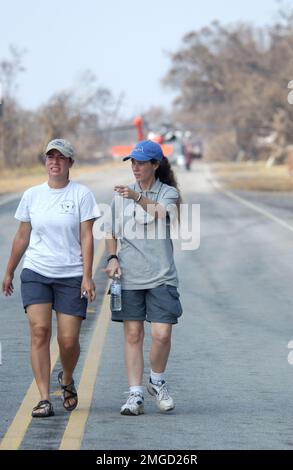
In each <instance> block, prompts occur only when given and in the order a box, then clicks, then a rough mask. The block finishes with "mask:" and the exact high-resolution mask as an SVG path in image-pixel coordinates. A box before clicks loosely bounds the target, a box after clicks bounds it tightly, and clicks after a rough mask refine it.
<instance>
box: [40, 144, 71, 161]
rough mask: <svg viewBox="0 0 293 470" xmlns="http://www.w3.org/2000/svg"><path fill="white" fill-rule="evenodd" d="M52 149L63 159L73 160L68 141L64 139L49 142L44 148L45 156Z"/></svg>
mask: <svg viewBox="0 0 293 470" xmlns="http://www.w3.org/2000/svg"><path fill="white" fill-rule="evenodd" d="M53 149H55V150H59V152H60V153H62V155H64V157H67V158H72V159H73V155H74V150H73V147H72V145H71V143H70V142H68V140H65V139H54V140H51V141H50V142H49V143H48V145H47V147H46V151H45V155H47V153H48V152H50V150H53Z"/></svg>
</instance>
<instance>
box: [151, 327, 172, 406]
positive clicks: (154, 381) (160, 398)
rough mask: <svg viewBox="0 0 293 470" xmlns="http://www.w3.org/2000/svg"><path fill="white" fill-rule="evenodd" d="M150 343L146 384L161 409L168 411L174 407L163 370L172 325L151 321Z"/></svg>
mask: <svg viewBox="0 0 293 470" xmlns="http://www.w3.org/2000/svg"><path fill="white" fill-rule="evenodd" d="M151 328H152V345H151V351H150V364H151V369H152V370H151V377H150V381H149V383H148V384H147V390H148V392H149V393H150V394H151V395H152V396H153V397H154V399H155V401H156V404H157V406H158V408H159V409H160V410H161V411H164V412H165V411H170V410H173V409H174V407H175V404H174V400H173V398H172V397H171V395H170V393H169V390H168V386H167V384H166V381H165V377H164V372H165V369H166V366H167V361H168V357H169V353H170V349H171V333H172V325H170V324H167V323H152V327H151Z"/></svg>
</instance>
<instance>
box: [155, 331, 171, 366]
mask: <svg viewBox="0 0 293 470" xmlns="http://www.w3.org/2000/svg"><path fill="white" fill-rule="evenodd" d="M151 332H152V345H151V350H150V365H151V368H152V370H153V371H154V372H157V373H162V372H164V371H165V369H166V366H167V361H168V357H169V353H170V349H171V333H172V325H170V324H168V323H152V324H151Z"/></svg>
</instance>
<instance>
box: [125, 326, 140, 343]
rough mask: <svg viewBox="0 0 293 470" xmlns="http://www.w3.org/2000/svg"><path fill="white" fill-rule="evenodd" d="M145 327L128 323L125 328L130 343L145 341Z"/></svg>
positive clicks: (126, 338) (127, 340) (126, 337)
mask: <svg viewBox="0 0 293 470" xmlns="http://www.w3.org/2000/svg"><path fill="white" fill-rule="evenodd" d="M143 339H144V328H143V326H140V325H139V326H138V325H135V326H132V325H127V327H126V328H125V340H126V342H127V343H128V344H131V345H135V344H140V343H142V342H143Z"/></svg>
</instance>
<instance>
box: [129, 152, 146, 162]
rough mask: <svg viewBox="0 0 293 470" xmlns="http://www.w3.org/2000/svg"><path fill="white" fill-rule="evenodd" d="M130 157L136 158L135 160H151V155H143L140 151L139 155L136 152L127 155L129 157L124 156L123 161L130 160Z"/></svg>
mask: <svg viewBox="0 0 293 470" xmlns="http://www.w3.org/2000/svg"><path fill="white" fill-rule="evenodd" d="M130 158H134V160H137V161H139V162H148V161H150V160H151V158H150V157H146V156H143V155H141V153H139V154H138V155H136V154H131V155H127V157H124V158H123V161H124V162H125V161H126V160H129V159H130Z"/></svg>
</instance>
